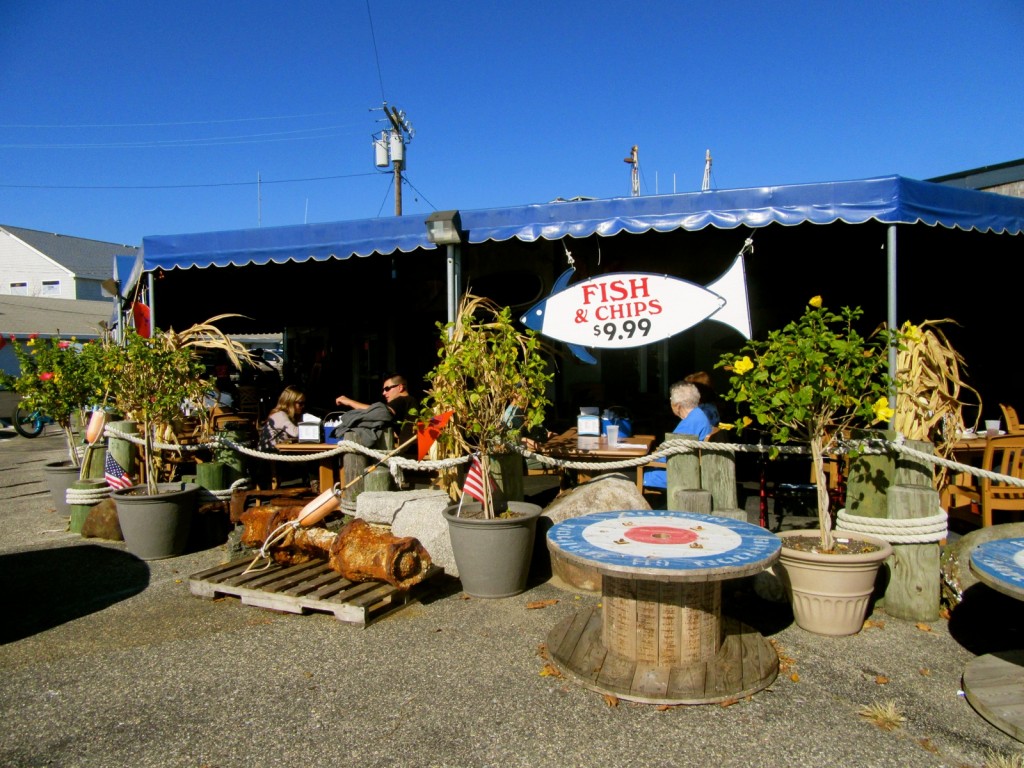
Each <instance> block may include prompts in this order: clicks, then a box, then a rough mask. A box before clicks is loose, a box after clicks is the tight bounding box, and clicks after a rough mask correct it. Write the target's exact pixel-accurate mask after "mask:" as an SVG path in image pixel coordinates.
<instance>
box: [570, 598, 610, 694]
mask: <svg viewBox="0 0 1024 768" xmlns="http://www.w3.org/2000/svg"><path fill="white" fill-rule="evenodd" d="M607 654H608V652H607V651H606V650H605V648H604V645H603V644H602V643H601V614H600V613H599V612H598V611H596V610H594V611H591V612H590V619H589V620H588V621H587V625H586V627H585V628H584V630H583V633H582V634H581V635H580V639H579V642H578V643H576V647H575V648H574V649H573V652H572V656H570V657H569V662H568V663H569V665H570V666H571V667H572V668H573V669H575V670H577V671H578V672H579V674H580V675H581V676H582V677H587V678H589V679H591V680H592V679H594V678H596V677H597V674H598V673H599V672H600V671H601V667H602V665H603V664H604V659H605V656H607Z"/></svg>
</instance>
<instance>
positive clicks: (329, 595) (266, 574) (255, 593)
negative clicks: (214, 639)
mask: <svg viewBox="0 0 1024 768" xmlns="http://www.w3.org/2000/svg"><path fill="white" fill-rule="evenodd" d="M251 562H252V558H245V559H243V560H233V561H232V562H230V563H225V564H223V565H218V566H216V567H214V568H209V569H207V570H205V571H200V572H199V573H194V574H192V575H191V576H189V580H188V586H189V590H190V591H191V592H192V594H193V595H195V596H196V597H202V598H206V599H209V600H212V599H213V598H215V597H218V596H221V595H230V596H233V597H238V598H241V600H242V603H243V604H245V605H252V606H256V607H258V608H268V609H270V610H272V611H284V612H287V613H306V612H307V611H322V612H326V613H333V614H334V617H335V618H336V619H338V621H344V622H346V623H349V624H358V625H359V626H362V627H365V626H366V625H367V624H368V623H370V622H371V621H373V620H375V619H379V618H381V617H382V616H385V615H387V614H390V613H391V612H393V611H395V610H397V609H399V608H401V607H402V606H404V605H406V604H408V603H409V602H411V601H412V600H413V599H414V598H413V596H412V595H411V594H410V591H409V590H405V591H403V590H400V589H396V588H395V587H393V586H391V585H390V584H386V583H384V582H380V581H364V582H358V583H357V582H353V581H349V580H348V579H346V578H343V577H342V576H341V574H339V573H337V572H336V571H332V570H331V569H330V568H329V567H328V565H327V561H326V560H312V561H310V562H308V563H301V564H299V565H289V566H282V565H278V564H276V563H273V564H271V565H270V567H269V568H266V569H265V570H254V571H251V572H249V573H244V571H245V569H246V568H248V567H249V564H250V563H251ZM440 572H441V569H440V568H437V567H436V566H432V567H431V570H430V573H429V574H428V575H427V580H429V579H431V578H433V577H434V576H436V575H437V574H438V573H440Z"/></svg>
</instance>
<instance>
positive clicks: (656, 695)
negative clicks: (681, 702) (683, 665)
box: [629, 662, 672, 703]
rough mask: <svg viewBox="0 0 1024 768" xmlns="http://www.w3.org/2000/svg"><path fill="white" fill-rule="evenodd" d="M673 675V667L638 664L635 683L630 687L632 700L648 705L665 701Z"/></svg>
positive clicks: (634, 678) (634, 674)
mask: <svg viewBox="0 0 1024 768" xmlns="http://www.w3.org/2000/svg"><path fill="white" fill-rule="evenodd" d="M671 675H672V667H671V665H668V664H647V663H643V662H638V663H637V665H636V671H635V672H634V673H633V682H632V683H631V684H630V686H629V698H630V700H632V701H643V702H647V703H655V702H661V701H664V700H665V697H666V695H667V694H668V683H669V678H670V677H671Z"/></svg>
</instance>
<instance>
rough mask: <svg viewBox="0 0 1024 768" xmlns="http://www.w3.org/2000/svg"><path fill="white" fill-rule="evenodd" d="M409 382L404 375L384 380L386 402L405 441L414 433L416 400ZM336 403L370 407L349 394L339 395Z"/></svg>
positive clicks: (400, 440) (399, 436)
mask: <svg viewBox="0 0 1024 768" xmlns="http://www.w3.org/2000/svg"><path fill="white" fill-rule="evenodd" d="M407 387H408V384H407V382H406V380H405V377H404V376H399V375H397V374H396V375H394V376H389V377H388V378H386V379H385V380H384V388H383V392H382V394H383V395H384V402H385V403H387V406H388V410H389V411H391V414H392V416H393V417H394V419H395V424H396V425H398V426H399V430H398V441H399V442H400V443H401V442H405V441H406V440H408V439H409V438H410V437H412V434H413V428H414V427H413V422H412V419H410V416H413V415H415V410H416V401H415V400H413V399H412V396H411V395H410V394H409V390H408V389H407ZM334 402H335V404H336V405H343V406H345V407H346V408H369V407H370V406H369V405H367V404H366V403H360V402H359V401H358V400H353V399H352V398H351V397H348V396H347V395H338V397H337V398H336V399H335V400H334Z"/></svg>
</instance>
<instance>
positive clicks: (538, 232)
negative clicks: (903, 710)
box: [142, 176, 1024, 272]
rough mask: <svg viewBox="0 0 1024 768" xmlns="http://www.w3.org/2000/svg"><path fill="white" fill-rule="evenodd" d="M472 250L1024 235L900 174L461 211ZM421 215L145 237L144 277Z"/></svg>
mask: <svg viewBox="0 0 1024 768" xmlns="http://www.w3.org/2000/svg"><path fill="white" fill-rule="evenodd" d="M460 214H461V219H462V226H463V229H464V230H465V234H466V239H467V241H468V242H469V243H486V242H489V241H503V240H509V239H511V238H517V239H519V240H523V241H533V240H538V239H542V238H543V239H546V240H558V239H561V238H563V237H566V236H569V237H577V238H581V237H588V236H590V235H595V234H596V235H599V236H611V235H616V234H619V233H620V232H629V233H633V234H640V233H643V232H650V231H656V232H670V231H673V230H678V229H684V230H699V229H704V228H705V227H716V228H719V229H735V228H736V227H740V226H745V227H751V228H754V229H756V228H759V227H765V226H768V225H769V224H773V223H776V224H781V225H783V226H795V225H797V224H804V223H813V224H832V223H834V222H837V221H842V222H846V223H848V224H861V223H864V222H867V221H872V220H873V221H878V222H881V223H884V224H926V225H928V226H942V227H947V228H950V229H961V230H966V231H979V232H995V233H999V234H1013V235H1018V234H1021V233H1022V232H1024V199H1022V198H1016V197H1009V196H1005V195H997V194H992V193H989V192H977V191H974V190H967V189H959V188H956V187H949V186H945V185H942V184H935V183H932V182H927V181H917V180H914V179H907V178H903V177H901V176H885V177H880V178H875V179H862V180H857V181H839V182H827V183H820V184H793V185H786V186H776V187H757V188H749V189H731V190H712V191H707V192H688V193H683V194H675V195H654V196H647V197H626V198H613V199H608V200H586V201H579V202H561V203H546V204H543V205H524V206H516V207H511V208H490V209H483V210H463V211H460ZM425 218H426V217H425V216H420V215H415V216H413V215H410V216H397V217H389V218H379V219H363V220H355V221H343V222H335V223H328V224H308V225H295V226H288V227H270V228H262V229H246V230H235V231H227V232H206V233H198V234H187V235H161V236H153V237H146V238H144V239H143V241H142V246H143V247H142V271H145V272H149V271H152V270H155V269H157V268H163V269H188V268H191V267H209V266H227V265H229V264H232V265H235V266H243V265H246V264H267V263H270V262H274V263H279V264H280V263H284V262H286V261H295V262H303V261H309V260H314V261H325V260H327V259H348V258H351V257H352V256H371V255H373V254H382V255H387V254H391V253H394V252H395V251H401V252H404V253H409V252H412V251H415V250H417V249H426V250H432V249H434V248H436V246H435V245H434V244H433V243H431V242H429V241H428V240H427V236H426V228H425V226H424V219H425Z"/></svg>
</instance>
